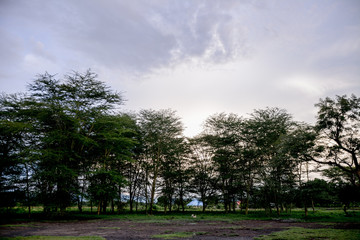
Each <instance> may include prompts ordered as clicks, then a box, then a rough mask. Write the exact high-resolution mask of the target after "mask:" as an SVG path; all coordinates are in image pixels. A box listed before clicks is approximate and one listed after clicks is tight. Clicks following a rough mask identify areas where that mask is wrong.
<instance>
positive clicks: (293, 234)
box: [255, 227, 360, 240]
mask: <svg viewBox="0 0 360 240" xmlns="http://www.w3.org/2000/svg"><path fill="white" fill-rule="evenodd" d="M255 239H258V240H310V239H324V240H325V239H326V240H339V239H341V240H359V239H360V230H359V229H351V230H349V229H329V228H326V229H322V228H321V229H308V228H299V227H293V228H289V229H288V230H284V231H280V232H275V233H272V234H270V235H264V236H260V237H257V238H255Z"/></svg>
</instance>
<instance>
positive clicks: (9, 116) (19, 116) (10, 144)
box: [0, 94, 32, 214]
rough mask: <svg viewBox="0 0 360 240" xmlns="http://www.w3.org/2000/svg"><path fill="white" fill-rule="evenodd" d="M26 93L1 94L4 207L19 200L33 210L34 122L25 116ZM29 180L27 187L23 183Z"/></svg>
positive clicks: (0, 167) (0, 186)
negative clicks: (32, 163) (30, 121)
mask: <svg viewBox="0 0 360 240" xmlns="http://www.w3.org/2000/svg"><path fill="white" fill-rule="evenodd" d="M24 97H25V96H24V95H21V94H13V95H7V94H2V95H1V96H0V159H1V161H0V207H10V206H13V205H15V202H16V201H21V202H25V203H26V204H27V205H28V207H29V208H28V209H29V214H30V198H31V197H30V196H31V194H30V188H31V177H30V176H29V172H30V171H31V170H30V168H31V162H30V159H29V157H27V155H28V151H30V148H29V144H30V142H31V139H32V138H31V135H30V134H29V133H30V132H31V131H32V125H31V124H30V123H28V122H25V120H26V119H27V117H28V114H25V112H24V111H23V110H24V108H26V102H25V101H24ZM22 183H25V187H22V185H23V184H22Z"/></svg>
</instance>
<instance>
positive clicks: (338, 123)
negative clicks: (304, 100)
mask: <svg viewBox="0 0 360 240" xmlns="http://www.w3.org/2000/svg"><path fill="white" fill-rule="evenodd" d="M315 106H317V107H318V108H319V110H318V115H317V123H316V129H317V130H318V131H319V138H318V144H319V146H320V147H319V148H320V150H322V154H321V155H320V156H319V157H316V158H313V160H314V161H315V162H317V163H319V164H323V165H329V166H336V167H337V168H339V169H341V170H342V171H344V172H346V173H348V174H350V175H353V177H352V178H350V179H351V184H353V185H360V163H359V156H360V98H358V97H356V96H355V95H351V96H350V97H347V96H346V95H344V96H336V97H335V98H334V99H331V98H329V97H327V98H325V99H320V102H319V103H318V104H316V105H315Z"/></svg>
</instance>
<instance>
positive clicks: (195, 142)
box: [189, 135, 219, 212]
mask: <svg viewBox="0 0 360 240" xmlns="http://www.w3.org/2000/svg"><path fill="white" fill-rule="evenodd" d="M189 145H190V149H191V151H190V155H189V164H190V174H191V180H190V181H191V184H190V191H191V192H192V193H194V194H195V196H196V197H197V198H198V200H199V201H201V202H202V211H203V212H205V210H206V208H207V207H208V205H209V204H210V202H211V200H212V199H214V198H215V197H216V196H217V192H218V190H217V188H216V186H217V185H218V178H219V176H218V172H217V171H216V168H215V163H214V161H213V154H212V151H211V149H209V146H208V144H207V143H206V141H205V139H204V137H203V136H201V135H200V136H198V137H194V138H192V139H190V140H189Z"/></svg>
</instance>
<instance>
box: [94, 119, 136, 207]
mask: <svg viewBox="0 0 360 240" xmlns="http://www.w3.org/2000/svg"><path fill="white" fill-rule="evenodd" d="M135 130H136V129H135V120H134V119H132V118H131V117H130V116H129V115H126V114H125V115H104V116H101V117H98V118H97V119H96V121H95V122H94V126H93V131H94V136H93V137H92V139H93V141H95V142H96V146H94V147H93V149H92V151H91V155H92V161H93V165H92V167H91V169H92V170H93V171H92V173H91V177H90V179H91V182H92V185H91V186H90V190H91V193H92V195H93V196H96V198H94V199H96V200H97V201H98V202H99V205H98V206H99V209H100V208H102V210H103V212H105V211H106V206H107V203H108V202H111V206H112V211H114V198H115V197H116V196H117V195H118V196H119V198H118V206H120V205H121V203H120V202H121V188H122V187H123V186H124V185H125V179H124V175H125V168H126V164H127V163H128V162H130V161H132V157H133V150H134V148H135V146H136V144H137V141H136V134H137V133H136V131H135ZM94 184H95V186H94ZM105 189H106V191H104V190H105ZM99 212H100V210H98V213H99Z"/></svg>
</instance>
